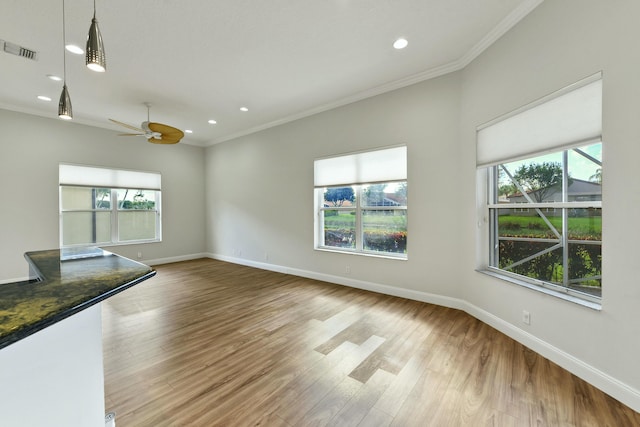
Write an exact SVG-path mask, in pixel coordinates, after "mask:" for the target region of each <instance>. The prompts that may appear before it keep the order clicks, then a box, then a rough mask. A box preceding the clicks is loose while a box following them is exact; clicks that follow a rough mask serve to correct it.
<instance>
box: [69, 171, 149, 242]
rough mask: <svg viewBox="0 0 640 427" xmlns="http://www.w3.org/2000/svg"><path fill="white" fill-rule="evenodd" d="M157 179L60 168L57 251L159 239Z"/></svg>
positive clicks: (137, 174) (131, 173)
mask: <svg viewBox="0 0 640 427" xmlns="http://www.w3.org/2000/svg"><path fill="white" fill-rule="evenodd" d="M160 195H161V193H160V175H159V174H154V173H148V172H136V171H123V170H113V169H104V168H95V167H89V166H76V165H60V246H61V247H71V246H87V245H114V244H127V243H142V242H157V241H160V240H161V222H160Z"/></svg>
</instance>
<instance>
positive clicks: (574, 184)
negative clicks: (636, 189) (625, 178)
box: [500, 178, 602, 203]
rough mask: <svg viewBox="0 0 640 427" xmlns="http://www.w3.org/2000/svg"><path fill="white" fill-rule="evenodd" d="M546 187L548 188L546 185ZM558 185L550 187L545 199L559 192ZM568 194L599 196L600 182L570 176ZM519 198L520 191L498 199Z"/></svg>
mask: <svg viewBox="0 0 640 427" xmlns="http://www.w3.org/2000/svg"><path fill="white" fill-rule="evenodd" d="M547 189H549V188H548V187H547ZM539 191H540V190H535V191H528V192H527V194H528V195H530V196H533V195H534V194H535V193H537V192H539ZM560 192H561V191H560V186H558V185H556V186H554V188H551V189H550V191H549V193H548V194H546V197H545V199H553V196H554V195H555V194H558V193H560ZM568 195H569V197H570V198H574V199H575V198H577V197H585V196H587V197H590V196H601V195H602V184H600V183H598V182H593V181H585V180H583V179H577V178H571V182H570V183H569V188H568ZM519 199H524V195H523V194H522V193H515V194H511V195H507V196H506V197H501V198H500V201H502V202H507V203H508V202H514V201H516V202H517V201H518V200H519Z"/></svg>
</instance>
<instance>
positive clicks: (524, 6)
mask: <svg viewBox="0 0 640 427" xmlns="http://www.w3.org/2000/svg"><path fill="white" fill-rule="evenodd" d="M543 1H544V0H527V1H524V2H523V3H521V4H520V6H518V7H517V8H516V9H514V10H513V11H512V12H511V13H509V14H508V15H507V16H506V17H504V18H503V19H502V20H501V21H500V22H499V23H498V25H496V26H495V27H494V28H492V29H491V31H489V32H488V33H487V34H486V35H485V36H484V37H483V38H482V39H481V40H480V41H479V42H478V43H476V44H475V45H474V46H473V47H472V48H471V49H469V50H468V51H467V52H466V53H465V54H464V55H462V56H461V57H460V58H458V59H457V60H455V61H452V62H449V63H448V64H444V65H442V66H439V67H436V68H431V69H429V70H426V71H422V72H420V73H417V74H413V75H411V76H407V77H404V78H402V79H399V80H394V81H392V82H389V83H385V84H382V85H380V86H376V87H374V88H371V89H367V90H365V91H362V92H358V93H355V94H353V95H350V96H348V97H345V98H342V99H339V100H337V101H334V102H330V103H328V104H323V105H320V106H318V107H314V108H311V109H309V110H305V111H301V112H299V113H296V114H292V115H290V116H287V117H283V118H281V119H278V120H274V121H272V122H269V123H264V124H262V125H259V126H254V127H252V128H249V129H245V130H242V131H240V132H235V133H232V134H229V135H226V136H223V137H221V138H217V139H214V140H212V141H211V142H209V143H206V144H205V147H211V146H213V145H215V144H219V143H222V142H226V141H230V140H233V139H236V138H240V137H242V136H247V135H250V134H253V133H256V132H259V131H262V130H265V129H269V128H272V127H275V126H279V125H283V124H285V123H289V122H293V121H295V120H299V119H303V118H305V117H309V116H312V115H314V114H318V113H322V112H325V111H329V110H332V109H334V108H338V107H342V106H344V105H347V104H351V103H354V102H357V101H362V100H363V99H367V98H371V97H373V96H376V95H381V94H383V93H386V92H391V91H393V90H397V89H401V88H403V87H407V86H411V85H413V84H416V83H420V82H423V81H426V80H430V79H433V78H436V77H440V76H443V75H445V74H449V73H453V72H455V71H458V70H461V69H463V68H465V67H466V66H467V65H469V64H470V63H471V62H472V61H473V60H474V59H476V58H477V57H478V56H479V55H480V54H481V53H482V52H484V51H485V50H487V49H488V48H489V46H491V45H492V44H493V43H495V42H496V41H497V40H498V39H499V38H500V37H502V36H503V35H504V34H505V33H506V32H507V31H509V30H510V29H511V28H513V27H514V26H515V25H516V24H517V23H518V22H520V21H521V20H522V19H523V18H524V17H525V16H527V15H528V14H529V13H530V12H531V11H533V10H534V9H535V8H536V7H538V6H539V5H540V4H541V3H542V2H543Z"/></svg>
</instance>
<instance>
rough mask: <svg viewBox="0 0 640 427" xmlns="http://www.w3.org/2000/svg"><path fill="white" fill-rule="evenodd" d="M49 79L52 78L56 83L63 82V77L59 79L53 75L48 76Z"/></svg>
mask: <svg viewBox="0 0 640 427" xmlns="http://www.w3.org/2000/svg"><path fill="white" fill-rule="evenodd" d="M47 77H48V78H50V79H51V80H53V81H54V82H61V81H62V77H58V76H55V75H53V74H47Z"/></svg>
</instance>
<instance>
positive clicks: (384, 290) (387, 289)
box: [205, 253, 640, 412]
mask: <svg viewBox="0 0 640 427" xmlns="http://www.w3.org/2000/svg"><path fill="white" fill-rule="evenodd" d="M205 256H206V257H208V258H212V259H217V260H220V261H226V262H231V263H234V264H241V265H246V266H248V267H255V268H260V269H263V270H269V271H276V272H279V273H285V274H292V275H294V276H300V277H306V278H309V279H315V280H322V281H325V282H330V283H335V284H338V285H344V286H349V287H352V288H357V289H363V290H367V291H372V292H377V293H381V294H385V295H392V296H397V297H402V298H407V299H411V300H415V301H421V302H426V303H429V304H436V305H440V306H443V307H448V308H455V309H458V310H462V311H464V312H466V313H468V314H469V315H471V316H473V317H475V318H476V319H478V320H480V321H482V322H484V323H486V324H487V325H489V326H491V327H493V328H495V329H497V330H498V331H500V332H502V333H503V334H505V335H507V336H508V337H510V338H512V339H514V340H516V341H518V342H519V343H521V344H522V345H524V346H527V347H529V348H530V349H532V350H533V351H535V352H536V353H538V354H540V355H541V356H543V357H545V358H547V359H549V360H551V361H552V362H554V363H556V364H557V365H559V366H561V367H563V368H564V369H566V370H567V371H569V372H571V373H572V374H574V375H576V376H577V377H579V378H581V379H583V380H584V381H586V382H588V383H589V384H591V385H593V386H594V387H596V388H598V389H600V390H602V391H603V392H605V393H607V394H609V395H610V396H612V397H613V398H615V399H617V400H619V401H620V402H622V403H624V404H625V405H627V406H628V407H630V408H631V409H633V410H634V411H636V412H640V391H639V390H637V389H635V388H633V387H631V386H629V385H627V384H625V383H624V382H622V381H619V380H618V379H616V378H614V377H612V376H610V375H608V374H606V373H605V372H602V371H600V370H599V369H596V368H595V367H593V366H591V365H589V364H587V363H585V362H584V361H582V360H580V359H578V358H576V357H574V356H572V355H571V354H569V353H567V352H565V351H563V350H561V349H559V348H557V347H555V346H553V345H551V344H549V343H547V342H546V341H543V340H541V339H540V338H538V337H536V336H535V335H532V334H530V333H528V332H527V331H524V330H522V329H520V328H518V327H516V326H514V325H513V324H511V323H509V322H506V321H505V320H503V319H500V318H499V317H497V316H495V315H493V314H491V313H489V312H487V311H485V310H483V309H481V308H479V307H477V306H475V305H473V304H470V303H469V302H467V301H465V300H462V299H458V298H451V297H445V296H442V295H436V294H430V293H427V292H421V291H415V290H411V289H404V288H397V287H394V286H389V285H384V284H380V283H373V282H366V281H362V280H355V279H349V278H345V277H340V276H334V275H330V274H324V273H318V272H315V271H308V270H301V269H297V268H290V267H285V266H280V265H274V264H268V263H263V262H257V261H252V260H248V259H243V258H236V257H229V256H225V255H218V254H213V253H208V254H206V255H205Z"/></svg>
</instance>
